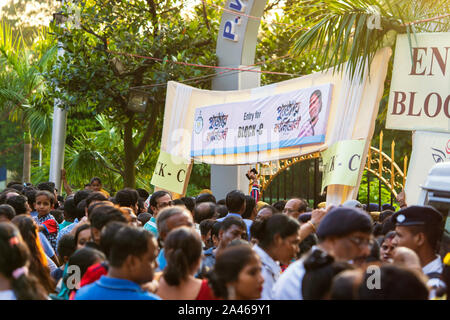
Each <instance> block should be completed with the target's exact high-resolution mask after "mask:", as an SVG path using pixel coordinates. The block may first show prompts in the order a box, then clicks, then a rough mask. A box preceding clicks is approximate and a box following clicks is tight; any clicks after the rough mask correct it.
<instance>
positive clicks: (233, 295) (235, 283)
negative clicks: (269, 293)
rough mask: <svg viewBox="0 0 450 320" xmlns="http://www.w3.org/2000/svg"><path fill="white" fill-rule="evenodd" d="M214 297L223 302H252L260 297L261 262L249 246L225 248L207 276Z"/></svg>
mask: <svg viewBox="0 0 450 320" xmlns="http://www.w3.org/2000/svg"><path fill="white" fill-rule="evenodd" d="M207 277H208V279H209V281H210V284H211V287H212V289H213V291H214V295H215V296H216V297H219V298H222V299H225V300H254V299H259V298H260V297H261V292H262V290H263V282H264V278H263V277H262V275H261V260H260V258H259V256H258V255H257V254H256V253H255V252H254V251H253V249H252V248H251V247H250V245H236V246H231V247H227V248H225V250H223V251H222V252H221V253H220V255H218V256H217V260H216V264H215V265H214V269H213V270H212V271H211V272H209V273H208V275H207Z"/></svg>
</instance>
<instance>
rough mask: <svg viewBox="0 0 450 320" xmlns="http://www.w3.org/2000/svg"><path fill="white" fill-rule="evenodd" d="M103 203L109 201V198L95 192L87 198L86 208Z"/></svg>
mask: <svg viewBox="0 0 450 320" xmlns="http://www.w3.org/2000/svg"><path fill="white" fill-rule="evenodd" d="M102 201H108V198H107V197H106V196H105V195H104V194H103V193H101V192H100V191H93V192H91V193H89V195H88V196H87V198H86V207H87V208H89V207H90V206H91V205H92V204H94V203H97V202H102Z"/></svg>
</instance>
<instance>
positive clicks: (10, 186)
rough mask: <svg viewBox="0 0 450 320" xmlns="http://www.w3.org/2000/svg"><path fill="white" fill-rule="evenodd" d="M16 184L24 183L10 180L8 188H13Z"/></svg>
mask: <svg viewBox="0 0 450 320" xmlns="http://www.w3.org/2000/svg"><path fill="white" fill-rule="evenodd" d="M16 184H22V183H21V182H20V181H11V182H8V184H7V185H6V188H8V189H12V186H13V185H16Z"/></svg>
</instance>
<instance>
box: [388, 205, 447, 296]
mask: <svg viewBox="0 0 450 320" xmlns="http://www.w3.org/2000/svg"><path fill="white" fill-rule="evenodd" d="M392 219H393V221H394V222H395V223H396V226H395V232H396V235H395V237H394V239H393V240H392V244H393V245H395V246H397V247H400V246H401V247H407V248H410V249H411V250H413V251H414V252H415V253H416V254H417V255H418V256H419V259H420V264H421V266H422V271H423V273H424V274H425V275H426V276H428V278H429V280H428V282H427V284H428V286H429V287H430V289H431V295H430V296H431V298H433V295H434V292H435V290H436V289H437V288H439V287H445V283H444V282H443V281H442V280H440V276H441V274H442V269H443V267H442V259H441V257H440V256H439V255H438V254H437V251H438V248H437V245H438V242H439V239H440V238H441V236H442V215H441V214H440V213H439V211H437V210H436V209H434V208H433V207H430V206H410V207H406V208H405V209H402V210H400V211H398V212H396V213H395V214H393V215H392Z"/></svg>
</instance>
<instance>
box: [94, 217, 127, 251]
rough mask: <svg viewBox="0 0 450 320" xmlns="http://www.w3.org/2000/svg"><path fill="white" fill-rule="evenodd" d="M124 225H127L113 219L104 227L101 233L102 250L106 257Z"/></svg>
mask: <svg viewBox="0 0 450 320" xmlns="http://www.w3.org/2000/svg"><path fill="white" fill-rule="evenodd" d="M124 226H127V224H126V223H124V222H119V221H111V222H110V223H108V224H107V225H106V226H105V227H104V228H103V229H102V232H101V233H100V250H101V251H102V252H103V253H104V254H105V256H106V257H108V256H109V252H110V250H111V245H112V243H113V239H114V236H115V235H116V233H117V232H118V231H119V230H120V229H121V228H123V227H124Z"/></svg>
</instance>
